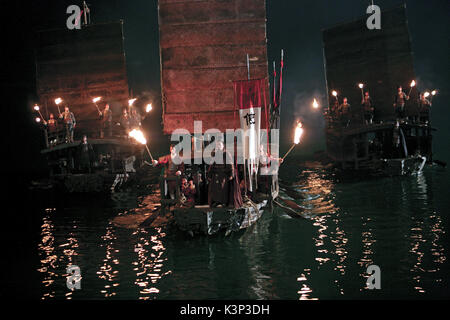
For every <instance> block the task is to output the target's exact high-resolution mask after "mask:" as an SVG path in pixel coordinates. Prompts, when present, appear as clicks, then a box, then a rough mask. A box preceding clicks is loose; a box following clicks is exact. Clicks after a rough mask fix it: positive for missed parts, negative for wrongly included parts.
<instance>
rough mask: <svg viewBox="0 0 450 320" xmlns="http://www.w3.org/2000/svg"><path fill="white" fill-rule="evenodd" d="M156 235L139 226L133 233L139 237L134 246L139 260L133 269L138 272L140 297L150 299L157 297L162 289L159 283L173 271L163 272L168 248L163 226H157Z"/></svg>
mask: <svg viewBox="0 0 450 320" xmlns="http://www.w3.org/2000/svg"><path fill="white" fill-rule="evenodd" d="M154 231H155V233H156V234H154V235H151V234H150V233H149V231H147V230H145V229H143V228H139V229H138V230H136V231H135V232H134V233H133V236H135V237H137V241H136V244H135V246H134V252H136V254H137V255H136V258H137V260H136V261H134V262H133V263H132V264H133V266H134V268H133V271H135V272H136V280H135V282H134V283H135V284H136V285H137V286H138V287H139V299H141V300H149V299H156V297H157V296H158V294H159V292H160V290H159V289H158V288H157V283H158V282H159V281H160V280H161V279H162V278H163V277H164V276H167V275H169V274H171V271H170V270H169V271H166V272H163V270H162V269H163V266H164V262H165V261H166V260H167V258H166V257H165V253H166V248H165V246H164V243H163V240H164V238H165V237H166V234H165V233H164V232H163V231H162V228H155V229H154Z"/></svg>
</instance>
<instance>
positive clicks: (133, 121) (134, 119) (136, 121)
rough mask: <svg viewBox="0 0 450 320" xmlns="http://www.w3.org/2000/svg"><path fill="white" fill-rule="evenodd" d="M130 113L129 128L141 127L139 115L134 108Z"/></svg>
mask: <svg viewBox="0 0 450 320" xmlns="http://www.w3.org/2000/svg"><path fill="white" fill-rule="evenodd" d="M130 113H131V115H130V128H131V129H134V128H139V127H140V126H141V115H140V114H139V112H137V110H136V108H134V107H133V108H131V110H130Z"/></svg>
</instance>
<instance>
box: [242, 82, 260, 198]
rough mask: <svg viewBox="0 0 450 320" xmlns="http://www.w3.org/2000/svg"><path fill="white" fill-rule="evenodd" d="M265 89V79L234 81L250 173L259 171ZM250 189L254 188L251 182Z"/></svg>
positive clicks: (245, 155)
mask: <svg viewBox="0 0 450 320" xmlns="http://www.w3.org/2000/svg"><path fill="white" fill-rule="evenodd" d="M264 90H266V81H265V79H259V80H248V81H236V82H234V98H235V105H236V109H238V110H239V117H240V123H241V129H242V130H243V133H244V139H243V147H244V158H245V160H247V161H248V165H249V174H250V175H252V174H253V173H254V172H257V171H258V168H257V167H258V156H259V146H260V131H261V109H262V107H264V106H265V105H264V104H265V95H264V94H265V92H264ZM251 180H252V179H251V177H250V181H251ZM250 190H252V186H251V183H250Z"/></svg>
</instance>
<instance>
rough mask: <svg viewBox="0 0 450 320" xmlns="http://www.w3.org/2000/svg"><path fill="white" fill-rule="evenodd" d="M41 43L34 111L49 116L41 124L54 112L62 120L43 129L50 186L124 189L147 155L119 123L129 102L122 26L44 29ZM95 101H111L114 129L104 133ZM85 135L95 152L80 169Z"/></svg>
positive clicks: (76, 190)
mask: <svg viewBox="0 0 450 320" xmlns="http://www.w3.org/2000/svg"><path fill="white" fill-rule="evenodd" d="M36 39H37V40H36V48H35V49H36V50H35V52H36V83H37V97H38V101H37V104H36V106H35V110H37V111H39V115H41V116H43V117H45V118H44V119H41V118H38V120H39V123H41V124H43V123H44V122H45V121H46V120H47V119H48V118H49V115H50V114H54V119H56V121H57V122H56V123H57V124H56V130H48V128H46V127H45V126H44V127H43V132H44V135H45V139H44V142H45V143H44V145H45V147H44V148H43V150H42V151H41V154H42V155H43V156H45V157H46V160H47V164H48V171H49V176H50V179H49V185H51V186H52V187H53V188H54V189H56V190H58V191H62V192H69V193H104V192H106V193H110V192H112V191H115V190H118V189H120V187H122V186H124V185H126V183H127V182H128V181H130V178H133V176H134V175H135V174H136V171H137V170H139V168H141V166H142V165H143V163H142V158H143V157H142V155H143V152H144V147H143V146H142V145H140V144H138V143H135V142H134V141H132V140H131V139H129V138H128V134H127V132H125V130H124V129H123V128H121V127H120V126H118V125H116V123H117V122H118V121H114V120H117V119H118V118H119V116H120V115H121V113H122V108H123V107H124V106H128V98H129V87H128V80H127V74H126V62H125V52H124V43H123V39H124V36H123V22H122V21H118V22H111V23H97V24H84V25H83V26H82V28H81V29H80V30H76V31H73V30H68V29H67V28H63V29H50V30H40V31H38V32H37V33H36ZM96 97H103V101H101V103H106V102H107V103H108V104H109V105H110V110H111V111H112V118H113V122H114V125H112V127H113V128H111V129H110V131H109V132H106V134H105V135H104V134H102V132H101V122H100V117H99V113H100V111H101V108H100V107H102V105H100V102H99V106H100V107H99V106H97V99H100V98H97V99H95V98H96ZM58 100H59V102H58V103H56V102H57V101H58ZM94 101H95V102H94ZM66 106H67V107H69V108H70V111H71V112H73V114H74V116H75V119H76V127H75V129H74V136H73V139H67V137H66V130H65V125H64V123H62V121H61V120H58V118H59V116H58V115H60V114H61V111H63V108H64V107H66ZM105 131H106V130H105ZM84 135H86V136H87V138H88V142H89V144H90V146H91V147H92V151H93V154H92V159H91V166H90V169H89V170H80V166H79V157H78V154H77V152H78V147H79V145H80V143H81V139H82V137H83V136H84ZM70 140H72V141H70Z"/></svg>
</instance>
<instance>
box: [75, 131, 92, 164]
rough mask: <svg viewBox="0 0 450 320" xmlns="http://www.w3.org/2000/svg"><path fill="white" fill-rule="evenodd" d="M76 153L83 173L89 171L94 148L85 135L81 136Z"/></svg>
mask: <svg viewBox="0 0 450 320" xmlns="http://www.w3.org/2000/svg"><path fill="white" fill-rule="evenodd" d="M78 153H79V154H78V155H79V161H80V170H81V171H82V172H85V173H91V164H92V161H93V158H94V149H93V148H92V145H91V144H90V143H89V142H88V139H87V136H86V135H84V136H83V140H81V143H80V145H79V147H78Z"/></svg>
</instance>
